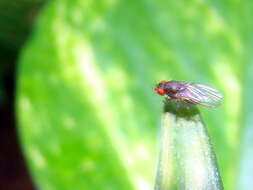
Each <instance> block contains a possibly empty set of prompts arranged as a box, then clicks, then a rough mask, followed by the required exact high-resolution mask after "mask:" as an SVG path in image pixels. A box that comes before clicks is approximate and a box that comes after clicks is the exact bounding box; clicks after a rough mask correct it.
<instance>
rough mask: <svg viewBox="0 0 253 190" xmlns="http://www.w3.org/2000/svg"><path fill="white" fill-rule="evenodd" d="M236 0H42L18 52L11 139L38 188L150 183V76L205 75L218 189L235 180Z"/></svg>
mask: <svg viewBox="0 0 253 190" xmlns="http://www.w3.org/2000/svg"><path fill="white" fill-rule="evenodd" d="M237 6H238V5H237V3H236V2H223V1H220V2H207V1H201V2H199V1H193V0H190V1H185V2H184V3H183V2H181V1H158V2H157V1H148V0H141V1H134V0H130V1H114V0H110V1H109V0H104V1H83V0H61V1H59V0H58V1H57V0H56V1H52V2H50V3H49V4H48V5H47V6H46V7H45V9H44V10H43V12H42V13H41V16H40V18H39V20H38V22H37V24H36V27H35V30H34V32H33V34H32V36H31V38H30V40H29V42H28V43H27V45H26V47H25V48H24V50H23V52H22V53H21V56H20V67H19V69H18V84H17V95H18V97H17V116H18V122H19V133H20V140H21V144H22V147H23V150H24V153H25V155H26V159H27V163H28V165H29V167H30V170H31V172H32V176H33V179H34V181H35V183H36V185H37V187H38V188H39V189H61V190H64V189H128V190H129V189H152V187H153V183H154V175H155V162H156V151H157V150H156V147H155V144H156V140H157V138H156V134H157V129H158V127H159V116H160V112H161V109H162V108H161V103H160V101H161V100H159V98H158V97H157V95H156V94H155V93H154V92H153V87H154V84H155V83H156V82H157V81H159V80H162V79H163V80H164V79H165V80H169V79H175V80H186V81H193V82H199V83H204V84H205V83H210V84H212V86H214V87H217V88H219V89H221V90H222V91H223V92H224V95H225V99H224V103H223V106H221V107H220V108H219V109H214V110H209V109H206V110H205V109H204V110H202V112H203V119H204V121H205V122H206V124H207V129H208V131H209V132H210V136H211V138H212V139H213V140H212V142H213V147H214V151H215V152H216V154H217V161H218V165H219V166H220V171H221V176H222V179H223V182H224V188H225V189H229V190H232V189H234V187H235V183H236V180H235V179H236V171H237V170H236V165H237V162H238V148H239V143H238V138H239V134H240V127H241V125H240V119H241V118H240V109H241V106H242V105H241V100H240V97H241V96H240V95H241V93H242V89H241V86H240V78H239V76H240V74H241V70H242V67H243V66H244V65H243V64H241V65H240V64H236V63H239V62H240V61H241V58H242V48H241V47H242V46H243V44H242V42H241V40H240V37H239V35H237V30H236V29H234V28H235V27H236V26H237V25H236V24H237V23H236V21H237V20H236V19H235V18H237V16H238V15H237V13H236V12H234V11H233V10H234V9H236V8H237Z"/></svg>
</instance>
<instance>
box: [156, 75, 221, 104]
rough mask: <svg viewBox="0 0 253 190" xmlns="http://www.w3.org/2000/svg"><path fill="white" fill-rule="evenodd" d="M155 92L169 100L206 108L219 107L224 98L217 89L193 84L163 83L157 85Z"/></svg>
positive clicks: (181, 82)
mask: <svg viewBox="0 0 253 190" xmlns="http://www.w3.org/2000/svg"><path fill="white" fill-rule="evenodd" d="M155 91H156V92H157V93H158V94H159V95H161V96H166V98H167V99H177V100H181V101H184V102H187V103H191V104H200V105H203V106H206V107H216V106H218V105H219V104H220V101H221V99H222V98H223V95H222V94H221V93H220V92H219V91H218V90H217V89H214V88H212V87H209V86H206V85H203V84H198V83H193V82H183V81H173V80H171V81H161V82H159V83H158V84H157V85H156V87H155Z"/></svg>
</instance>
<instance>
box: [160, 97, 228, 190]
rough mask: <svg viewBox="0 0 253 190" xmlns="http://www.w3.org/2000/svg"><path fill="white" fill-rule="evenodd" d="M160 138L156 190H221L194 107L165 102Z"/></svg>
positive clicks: (199, 118)
mask: <svg viewBox="0 0 253 190" xmlns="http://www.w3.org/2000/svg"><path fill="white" fill-rule="evenodd" d="M160 137H161V148H160V155H159V163H158V169H157V176H156V184H155V190H186V189H187V190H221V189H223V187H222V183H221V178H220V174H219V172H218V168H217V164H216V159H215V155H214V152H213V151H212V147H211V144H210V142H209V137H208V135H207V132H206V129H205V126H204V123H203V121H202V120H201V116H200V113H199V111H198V109H197V107H196V106H195V105H192V104H187V103H183V102H180V101H168V102H166V103H165V105H164V113H163V115H162V124H161V134H160Z"/></svg>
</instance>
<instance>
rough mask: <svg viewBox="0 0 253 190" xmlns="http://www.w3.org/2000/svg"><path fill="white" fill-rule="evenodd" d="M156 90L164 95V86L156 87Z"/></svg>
mask: <svg viewBox="0 0 253 190" xmlns="http://www.w3.org/2000/svg"><path fill="white" fill-rule="evenodd" d="M155 91H156V92H157V93H158V94H160V95H164V94H165V90H164V89H162V88H156V89H155Z"/></svg>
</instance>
